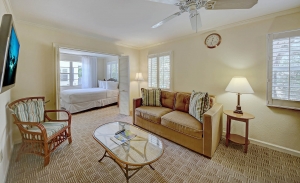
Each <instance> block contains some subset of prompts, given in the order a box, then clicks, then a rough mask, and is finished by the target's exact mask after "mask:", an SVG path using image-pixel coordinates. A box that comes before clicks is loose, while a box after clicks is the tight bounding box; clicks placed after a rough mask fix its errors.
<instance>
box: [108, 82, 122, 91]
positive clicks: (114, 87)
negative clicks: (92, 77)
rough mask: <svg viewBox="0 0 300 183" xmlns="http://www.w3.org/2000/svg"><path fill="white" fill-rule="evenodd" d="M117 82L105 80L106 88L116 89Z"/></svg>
mask: <svg viewBox="0 0 300 183" xmlns="http://www.w3.org/2000/svg"><path fill="white" fill-rule="evenodd" d="M118 84H119V83H118V82H114V81H106V89H108V90H116V89H118Z"/></svg>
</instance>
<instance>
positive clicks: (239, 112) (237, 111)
mask: <svg viewBox="0 0 300 183" xmlns="http://www.w3.org/2000/svg"><path fill="white" fill-rule="evenodd" d="M233 112H234V113H238V114H243V111H242V110H238V109H237V110H235V111H233Z"/></svg>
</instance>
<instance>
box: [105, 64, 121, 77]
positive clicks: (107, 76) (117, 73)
mask: <svg viewBox="0 0 300 183" xmlns="http://www.w3.org/2000/svg"><path fill="white" fill-rule="evenodd" d="M113 64H116V65H117V78H114V79H116V80H119V61H118V60H115V61H107V62H106V68H105V69H106V77H107V78H106V79H110V78H112V74H111V73H112V72H111V70H112V67H111V65H113ZM108 66H109V68H110V69H109V75H110V76H108Z"/></svg>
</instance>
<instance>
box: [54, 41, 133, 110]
mask: <svg viewBox="0 0 300 183" xmlns="http://www.w3.org/2000/svg"><path fill="white" fill-rule="evenodd" d="M52 46H53V49H54V61H55V89H54V93H55V95H56V96H55V99H56V102H55V103H56V105H55V106H56V109H60V97H59V96H60V67H59V61H60V56H59V54H60V51H59V49H68V50H74V51H83V52H89V53H97V54H103V55H109V56H117V57H118V59H120V57H121V56H122V55H123V54H115V53H107V52H99V51H93V50H89V49H83V48H78V47H77V48H76V46H70V45H63V44H59V43H53V44H52ZM128 74H130V73H128ZM119 77H120V76H119ZM129 87H130V86H129ZM129 97H130V94H129Z"/></svg>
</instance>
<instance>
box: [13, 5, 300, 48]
mask: <svg viewBox="0 0 300 183" xmlns="http://www.w3.org/2000/svg"><path fill="white" fill-rule="evenodd" d="M10 6H11V9H12V11H13V14H14V15H15V18H16V19H17V20H22V21H26V22H30V23H34V24H40V25H44V26H49V27H54V28H58V29H64V30H68V31H73V32H77V33H81V34H85V35H89V36H93V37H99V38H102V39H105V40H108V41H112V42H115V43H118V44H125V45H130V46H133V47H137V48H142V47H146V46H150V45H153V44H157V43H160V42H164V41H167V40H171V39H175V38H177V37H182V36H187V35H190V34H193V33H195V32H194V31H193V30H192V28H191V26H190V21H189V14H188V13H184V14H182V15H181V16H179V17H176V18H174V19H173V20H171V21H169V22H168V23H166V24H164V25H163V26H161V27H159V28H156V29H152V28H151V26H153V25H154V24H156V23H158V22H159V21H161V20H162V19H164V18H166V17H168V16H169V15H171V14H174V13H176V12H178V11H179V9H178V7H177V6H175V5H168V4H162V3H156V2H151V1H147V0H38V1H37V0H10ZM296 7H300V0H258V3H257V4H256V5H255V6H254V7H252V8H251V9H246V10H211V11H209V10H205V9H204V8H202V9H200V15H201V19H202V24H203V26H202V29H201V30H210V29H213V28H215V27H219V26H224V25H227V24H231V23H235V22H239V21H243V20H247V19H251V18H255V17H259V16H263V15H267V14H271V13H275V12H279V11H284V10H288V9H291V8H296ZM201 30H200V31H201Z"/></svg>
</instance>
